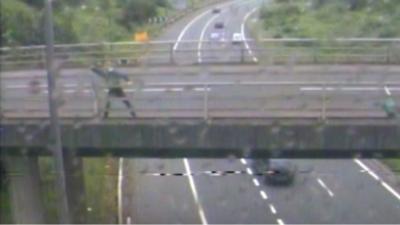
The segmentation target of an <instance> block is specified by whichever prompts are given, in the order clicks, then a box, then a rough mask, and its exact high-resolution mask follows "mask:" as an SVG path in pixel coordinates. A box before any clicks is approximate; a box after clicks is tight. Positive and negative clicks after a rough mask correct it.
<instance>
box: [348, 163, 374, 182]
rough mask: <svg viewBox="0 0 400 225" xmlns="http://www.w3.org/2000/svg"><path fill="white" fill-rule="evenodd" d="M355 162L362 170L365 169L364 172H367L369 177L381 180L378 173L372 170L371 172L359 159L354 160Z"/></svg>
mask: <svg viewBox="0 0 400 225" xmlns="http://www.w3.org/2000/svg"><path fill="white" fill-rule="evenodd" d="M354 162H356V163H357V164H358V165H359V166H360V167H361V168H363V170H364V171H367V173H368V174H369V175H371V176H372V177H373V178H374V179H375V180H377V181H379V180H380V178H379V177H378V175H376V173H374V172H373V171H372V170H370V169H369V168H368V167H367V166H366V165H365V164H364V163H363V162H361V161H360V160H359V159H354Z"/></svg>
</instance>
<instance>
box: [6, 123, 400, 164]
mask: <svg viewBox="0 0 400 225" xmlns="http://www.w3.org/2000/svg"><path fill="white" fill-rule="evenodd" d="M366 124H368V125H366ZM48 132H49V131H48V126H47V124H46V122H44V123H41V122H40V121H24V122H22V123H21V122H20V121H19V122H13V121H6V122H4V123H3V125H2V128H1V138H2V139H1V151H2V153H3V154H12V155H15V154H29V155H38V154H39V155H42V154H43V155H45V154H50V153H51V152H50V151H49V150H48V149H49V148H48V144H47V143H49V139H48V137H49V135H48ZM62 137H63V146H64V148H65V149H66V150H72V151H75V153H76V154H77V155H80V156H104V155H110V156H126V157H156V158H176V157H205V158H207V157H214V158H224V157H248V158H257V157H284V158H293V157H294V158H325V157H329V158H332V157H338V158H348V157H349V158H350V157H355V156H361V157H399V156H400V154H399V153H400V152H399V151H398V150H399V149H400V139H399V138H398V137H400V128H399V126H398V125H397V123H396V121H391V120H369V121H366V120H343V119H341V120H330V121H325V122H321V121H318V120H256V119H253V120H251V119H242V120H240V119H224V120H222V119H221V120H210V121H204V120H168V119H162V120H141V121H129V120H110V121H107V122H100V121H91V122H87V121H86V122H85V121H63V125H62Z"/></svg>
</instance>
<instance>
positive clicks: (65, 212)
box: [45, 0, 70, 224]
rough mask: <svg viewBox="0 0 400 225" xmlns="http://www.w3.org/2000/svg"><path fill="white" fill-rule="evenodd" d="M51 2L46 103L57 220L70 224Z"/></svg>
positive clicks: (48, 2) (48, 6)
mask: <svg viewBox="0 0 400 225" xmlns="http://www.w3.org/2000/svg"><path fill="white" fill-rule="evenodd" d="M52 1H53V0H46V3H45V5H46V26H45V34H46V68H47V85H48V86H47V87H48V91H49V93H48V102H49V112H50V125H51V126H50V137H51V139H50V140H51V143H50V146H51V148H52V151H53V154H54V157H55V164H56V176H57V177H56V179H57V181H56V182H57V190H58V197H59V199H58V200H59V203H60V205H59V218H60V223H64V224H68V223H70V215H69V206H68V192H67V186H66V177H65V167H64V155H63V150H62V143H61V131H60V122H59V119H58V105H57V104H58V103H57V102H58V101H57V100H58V97H59V96H57V94H56V82H55V76H56V73H55V69H54V65H53V58H54V27H53V9H52Z"/></svg>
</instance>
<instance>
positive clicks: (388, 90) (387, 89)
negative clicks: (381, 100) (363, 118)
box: [385, 86, 392, 96]
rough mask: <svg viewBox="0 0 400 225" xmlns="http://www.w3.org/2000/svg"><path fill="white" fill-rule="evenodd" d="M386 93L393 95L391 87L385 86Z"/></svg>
mask: <svg viewBox="0 0 400 225" xmlns="http://www.w3.org/2000/svg"><path fill="white" fill-rule="evenodd" d="M385 93H386V94H387V95H388V96H391V95H392V93H391V92H390V89H389V88H388V87H387V86H385Z"/></svg>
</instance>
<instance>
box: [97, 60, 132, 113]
mask: <svg viewBox="0 0 400 225" xmlns="http://www.w3.org/2000/svg"><path fill="white" fill-rule="evenodd" d="M91 70H92V71H93V72H94V73H95V74H96V75H98V76H99V77H101V78H102V79H104V80H105V82H106V85H107V89H108V94H107V103H106V109H105V111H104V116H103V118H104V119H106V118H108V114H109V111H110V106H111V101H110V97H114V98H121V99H122V102H123V103H124V104H125V105H126V107H127V108H128V109H129V110H130V114H131V116H132V117H133V118H135V117H136V113H135V110H134V109H133V106H132V104H131V102H130V101H129V99H128V97H127V96H126V94H125V92H124V89H123V88H122V83H121V81H122V80H123V81H125V82H127V83H129V78H128V76H127V75H125V74H122V73H119V72H117V71H115V69H114V68H112V67H109V68H108V69H107V70H105V69H102V68H99V67H96V66H95V67H92V68H91Z"/></svg>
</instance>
